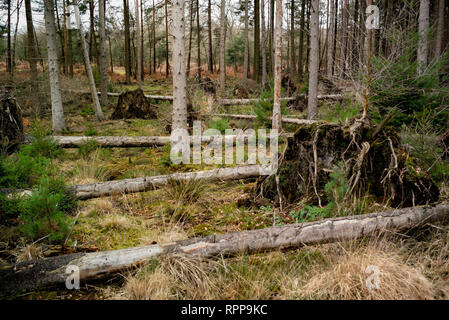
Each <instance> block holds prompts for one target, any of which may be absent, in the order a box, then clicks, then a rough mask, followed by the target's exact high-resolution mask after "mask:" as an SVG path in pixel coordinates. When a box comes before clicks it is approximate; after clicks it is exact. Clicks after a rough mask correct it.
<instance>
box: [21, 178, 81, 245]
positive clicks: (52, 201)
mask: <svg viewBox="0 0 449 320" xmlns="http://www.w3.org/2000/svg"><path fill="white" fill-rule="evenodd" d="M62 185H63V184H62V183H61V182H60V181H55V180H53V179H49V178H48V177H44V178H42V179H41V181H40V184H39V187H38V188H37V189H34V190H33V191H32V194H31V196H29V197H23V198H22V200H20V202H19V206H18V208H19V212H20V215H19V220H20V223H21V224H20V230H21V232H22V234H23V235H24V236H25V237H27V238H29V239H39V238H41V237H44V236H47V235H49V240H50V241H56V240H61V239H63V238H64V236H65V235H66V234H67V231H68V229H69V223H68V218H67V216H66V213H65V212H67V211H70V210H71V209H72V208H73V204H74V198H73V197H72V196H70V194H69V192H68V191H67V189H66V188H63V189H61V186H62ZM56 188H57V190H55V189H56Z"/></svg>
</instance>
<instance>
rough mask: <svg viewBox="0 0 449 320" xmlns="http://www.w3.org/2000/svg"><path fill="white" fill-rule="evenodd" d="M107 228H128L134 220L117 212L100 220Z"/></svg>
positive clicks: (101, 224)
mask: <svg viewBox="0 0 449 320" xmlns="http://www.w3.org/2000/svg"><path fill="white" fill-rule="evenodd" d="M99 224H100V226H101V227H103V228H105V229H116V230H127V229H129V228H131V227H132V226H133V224H132V222H131V221H130V220H129V219H128V218H127V217H126V216H121V215H116V214H111V215H105V216H104V218H103V219H101V220H100V222H99Z"/></svg>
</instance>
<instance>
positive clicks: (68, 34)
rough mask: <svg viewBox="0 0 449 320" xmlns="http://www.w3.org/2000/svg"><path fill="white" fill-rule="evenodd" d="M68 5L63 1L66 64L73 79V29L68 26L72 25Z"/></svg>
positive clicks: (65, 0)
mask: <svg viewBox="0 0 449 320" xmlns="http://www.w3.org/2000/svg"><path fill="white" fill-rule="evenodd" d="M67 3H68V2H67V0H63V2H62V8H63V14H64V47H65V50H64V51H65V55H64V57H65V61H64V63H65V65H66V69H67V71H68V74H69V76H70V77H73V53H72V29H71V28H69V27H68V26H67V25H68V24H69V23H70V10H67Z"/></svg>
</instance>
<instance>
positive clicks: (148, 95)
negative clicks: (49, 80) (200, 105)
mask: <svg viewBox="0 0 449 320" xmlns="http://www.w3.org/2000/svg"><path fill="white" fill-rule="evenodd" d="M63 91H66V92H71V93H76V94H90V92H88V91H80V90H70V89H65V90H63ZM97 94H98V95H101V92H97ZM120 95H121V93H120V92H108V96H109V97H119V96H120ZM145 98H148V99H153V100H166V101H173V97H172V96H162V95H150V94H145Z"/></svg>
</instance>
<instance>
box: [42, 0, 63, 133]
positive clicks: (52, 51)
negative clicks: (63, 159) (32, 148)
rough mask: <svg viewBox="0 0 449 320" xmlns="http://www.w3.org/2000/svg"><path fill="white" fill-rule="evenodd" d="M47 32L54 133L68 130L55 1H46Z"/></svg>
mask: <svg viewBox="0 0 449 320" xmlns="http://www.w3.org/2000/svg"><path fill="white" fill-rule="evenodd" d="M44 7H45V8H44V19H45V31H46V34H47V54H48V69H49V70H48V71H49V74H50V95H51V114H52V127H53V131H55V132H60V131H63V130H65V129H66V125H65V120H64V111H63V109H62V99H61V88H60V84H59V66H58V52H57V45H56V27H55V16H54V12H55V11H54V6H53V0H44Z"/></svg>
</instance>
